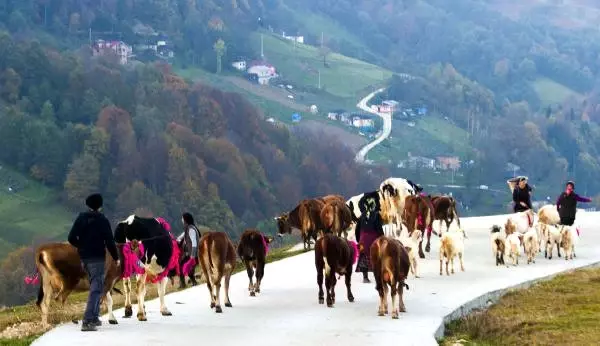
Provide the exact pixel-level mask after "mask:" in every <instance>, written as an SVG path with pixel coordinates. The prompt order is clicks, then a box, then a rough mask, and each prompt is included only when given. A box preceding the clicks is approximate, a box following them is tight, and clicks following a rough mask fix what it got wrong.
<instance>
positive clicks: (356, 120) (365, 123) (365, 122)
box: [352, 117, 375, 128]
mask: <svg viewBox="0 0 600 346" xmlns="http://www.w3.org/2000/svg"><path fill="white" fill-rule="evenodd" d="M352 126H354V127H360V128H365V127H366V128H373V127H374V126H375V122H374V121H373V119H370V118H362V117H353V118H352Z"/></svg>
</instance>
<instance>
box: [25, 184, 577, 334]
mask: <svg viewBox="0 0 600 346" xmlns="http://www.w3.org/2000/svg"><path fill="white" fill-rule="evenodd" d="M420 192H421V189H420V187H419V186H418V185H415V184H413V183H412V182H410V181H409V180H406V179H403V178H388V179H386V180H385V181H384V182H382V183H381V185H380V187H379V189H377V190H375V191H373V192H368V193H363V194H360V195H357V196H354V197H351V198H350V199H347V200H346V199H344V198H343V197H342V196H339V195H328V196H324V197H320V198H313V199H305V200H302V201H301V202H300V203H299V204H298V205H297V206H296V207H295V208H294V209H292V210H291V211H289V212H285V213H282V214H281V215H279V216H278V217H276V218H275V219H276V223H277V229H278V234H279V235H280V236H283V235H284V234H290V233H292V231H294V230H296V231H299V232H300V233H301V235H302V237H303V240H304V247H305V248H310V245H311V239H312V240H314V244H315V245H314V248H315V265H316V269H317V283H318V288H319V291H318V300H319V303H320V304H323V303H325V301H326V302H327V305H328V306H329V307H332V306H333V305H334V304H335V284H336V281H337V279H336V274H337V275H338V276H339V277H341V276H345V284H346V288H347V298H348V300H349V301H350V302H352V301H354V297H353V295H352V292H351V286H350V278H351V275H352V271H353V270H352V269H353V266H354V264H355V263H356V259H357V257H358V253H357V252H358V247H357V244H356V242H355V238H354V226H355V225H356V223H357V222H358V221H359V219H360V217H361V207H360V206H361V203H362V202H363V201H364V199H365V198H374V199H375V200H376V201H377V210H378V212H379V214H380V216H381V220H382V222H383V224H384V225H386V226H385V228H384V229H385V231H384V236H381V237H379V238H377V240H376V241H374V242H373V244H372V245H371V247H370V251H369V252H368V253H370V258H369V260H370V263H371V265H372V268H373V274H374V276H375V284H376V289H377V291H378V292H379V297H380V303H379V315H380V316H384V315H386V314H387V313H388V304H387V295H388V293H389V294H390V295H391V300H392V308H391V315H392V318H398V313H399V312H404V311H405V307H404V302H403V289H404V288H408V286H407V285H406V283H405V280H406V279H407V277H408V275H409V272H412V273H413V275H414V277H418V271H417V268H418V266H417V263H418V257H420V258H425V254H424V252H423V249H422V242H423V240H424V239H425V238H427V242H426V246H425V251H426V252H429V251H430V238H431V234H432V233H433V234H436V235H439V237H440V246H439V259H440V275H442V274H443V263H444V261H445V267H446V268H445V271H446V274H447V275H450V272H452V273H454V259H455V258H458V260H459V263H460V267H461V270H462V271H464V264H463V253H464V239H465V238H466V237H467V235H466V234H465V232H464V230H463V229H462V228H461V226H460V220H459V218H458V214H457V212H456V202H455V200H454V199H453V198H452V197H450V196H426V195H424V194H422V193H420ZM547 207H548V208H547ZM547 207H543V208H541V209H540V210H539V212H538V214H537V218H538V220H537V222H534V219H535V215H534V213H533V211H531V210H529V211H526V212H521V213H515V214H512V215H510V216H509V218H508V220H507V221H506V224H504V225H503V227H500V226H497V225H495V226H493V227H492V231H491V245H492V250H493V253H494V256H495V257H496V265H503V264H504V258H505V257H508V258H510V259H512V260H513V264H514V265H517V264H518V258H519V256H520V252H521V248H523V250H524V252H525V254H526V257H527V261H528V263H530V262H535V256H536V255H537V253H538V252H541V250H542V247H545V252H546V257H549V258H552V252H553V248H554V245H556V247H557V250H558V255H559V256H560V248H562V249H563V250H564V253H565V256H566V258H567V259H569V258H572V257H573V256H575V253H574V248H575V244H576V241H577V238H578V235H577V233H576V229H575V228H574V227H568V226H558V223H559V221H560V220H559V218H558V214H557V213H556V208H550V207H549V206H547ZM435 220H438V221H439V222H440V223H439V225H440V227H439V228H438V231H439V234H438V233H437V232H435V231H434V230H433V227H432V226H433V223H434V221H435ZM455 220H456V223H457V225H458V227H457V228H456V229H452V230H451V229H450V224H451V223H452V222H453V221H455ZM442 222H445V224H446V232H442ZM502 228H504V230H502ZM115 241H116V242H117V247H118V249H119V252H120V257H121V259H122V260H121V261H120V262H121V263H120V266H119V265H118V262H116V261H114V260H113V259H112V257H111V256H106V270H105V278H104V282H105V284H104V292H103V293H104V299H105V302H106V306H107V308H108V316H109V323H110V324H117V320H116V318H115V316H114V314H113V309H112V308H113V306H112V305H113V300H112V295H111V294H112V292H117V293H121V294H123V295H124V296H125V316H124V317H126V318H128V317H131V316H132V315H133V309H132V299H131V293H132V282H131V281H132V279H135V280H136V296H137V318H138V320H140V321H145V320H146V312H145V306H144V299H145V295H146V284H147V283H154V284H156V285H157V288H158V295H159V301H160V312H161V314H162V315H164V316H168V315H171V312H170V311H169V309H168V308H167V306H166V304H165V299H164V297H165V294H166V288H167V283H168V281H169V279H172V278H173V277H174V276H175V275H178V271H179V267H178V260H179V259H178V258H177V257H178V256H179V254H178V251H177V242H176V240H175V239H174V238H173V236H172V235H171V234H170V232H169V231H167V229H165V227H163V225H162V224H161V223H160V222H159V221H158V220H157V219H154V218H141V217H138V216H134V215H131V216H129V217H128V218H127V219H126V220H123V221H121V222H119V223H118V224H117V227H116V228H115ZM271 241H272V238H271V237H269V236H266V235H265V234H263V233H261V232H260V231H258V230H254V229H249V230H246V231H245V232H244V233H243V234H242V236H241V238H240V241H239V242H238V244H237V246H236V245H234V243H233V242H232V241H231V239H230V238H229V236H228V235H227V234H226V233H223V232H214V231H209V232H205V233H204V234H202V236H201V238H200V241H199V244H198V260H199V265H200V268H201V270H202V274H203V277H204V278H205V280H206V285H207V288H208V290H209V292H210V297H211V301H210V306H211V308H214V309H215V311H216V312H222V311H223V310H222V307H221V296H220V292H221V284H222V282H223V285H224V290H223V293H224V305H225V306H226V307H231V306H232V304H231V301H230V300H229V282H230V278H231V275H232V274H233V271H234V269H235V266H236V263H237V258H238V257H239V258H240V259H241V260H242V262H243V263H244V264H245V266H246V270H247V273H248V277H249V286H248V290H249V294H250V295H251V296H255V295H256V293H260V285H261V280H262V278H263V276H264V267H265V260H266V257H267V252H268V247H269V243H270V242H271ZM126 251H130V252H133V253H134V254H135V255H136V258H137V259H138V260H139V261H140V262H138V263H140V264H141V268H143V270H142V271H141V272H135V273H129V272H128V271H127V270H125V268H127V267H128V266H131V265H132V264H131V263H127V262H128V261H127V257H126V256H124V254H125V252H126ZM35 261H36V267H37V271H38V273H39V275H40V288H39V293H38V299H37V305H38V306H39V307H40V309H41V312H42V323H43V324H44V325H45V326H49V323H48V313H49V308H50V303H51V301H52V300H57V301H59V302H61V303H64V302H65V301H66V299H67V297H68V296H69V294H70V293H71V292H73V291H85V290H87V289H89V283H88V280H87V275H86V273H85V271H84V270H83V268H82V266H81V261H80V259H79V255H78V254H77V250H76V249H75V248H74V247H72V246H71V245H70V244H68V243H50V244H45V245H42V246H40V247H39V248H38V249H37V251H36V253H35ZM449 265H450V266H451V268H450V269H451V271H449V268H448V267H449ZM254 277H255V280H254ZM323 280H325V288H326V292H323V288H322V286H323ZM119 281H123V291H124V292H121V291H120V290H118V289H117V288H116V287H115V285H116V284H117V283H118V282H119ZM325 293H326V294H325Z"/></svg>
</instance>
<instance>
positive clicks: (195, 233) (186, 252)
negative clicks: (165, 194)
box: [177, 213, 201, 288]
mask: <svg viewBox="0 0 600 346" xmlns="http://www.w3.org/2000/svg"><path fill="white" fill-rule="evenodd" d="M181 221H182V222H183V233H181V234H180V235H179V237H177V243H179V244H180V248H181V249H182V252H183V256H182V259H181V262H180V266H181V270H180V272H179V273H180V274H179V286H180V288H184V287H185V286H186V284H185V275H186V274H187V275H188V277H189V278H190V282H191V283H192V286H196V285H197V284H198V282H197V281H196V277H195V272H196V264H197V263H198V244H199V243H200V237H201V234H200V231H199V230H198V228H197V227H196V224H195V223H194V217H193V216H192V214H190V213H183V214H182V215H181ZM188 268H189V269H188ZM185 269H188V270H187V271H188V272H187V273H186V270H185Z"/></svg>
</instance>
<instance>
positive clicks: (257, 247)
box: [237, 229, 273, 297]
mask: <svg viewBox="0 0 600 346" xmlns="http://www.w3.org/2000/svg"><path fill="white" fill-rule="evenodd" d="M272 241H273V238H271V237H268V236H265V235H264V234H261V233H260V232H259V231H258V230H255V229H247V230H245V231H244V233H242V237H241V238H240V242H239V243H238V246H237V254H238V256H239V257H240V259H241V260H242V262H244V265H245V266H246V272H247V273H248V279H249V280H250V283H249V284H248V291H249V292H250V296H252V297H254V296H256V293H260V283H261V281H262V278H263V276H264V274H265V261H266V258H267V252H268V251H269V244H270V243H271V242H272ZM254 269H256V283H253V282H252V277H253V276H254Z"/></svg>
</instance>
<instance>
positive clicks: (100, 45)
mask: <svg viewBox="0 0 600 346" xmlns="http://www.w3.org/2000/svg"><path fill="white" fill-rule="evenodd" d="M92 53H93V55H94V56H97V55H106V54H108V53H113V54H116V55H117V57H118V58H119V63H120V64H121V65H125V64H127V62H128V61H129V58H131V57H133V48H131V46H130V45H128V44H126V43H125V42H123V41H104V40H97V41H96V42H94V45H93V46H92Z"/></svg>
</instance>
